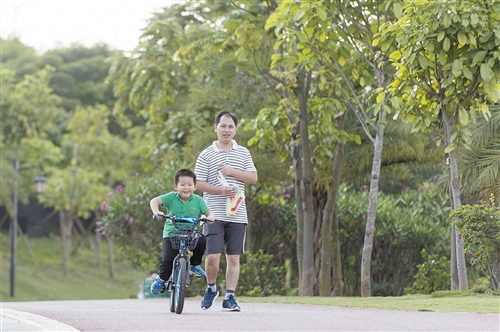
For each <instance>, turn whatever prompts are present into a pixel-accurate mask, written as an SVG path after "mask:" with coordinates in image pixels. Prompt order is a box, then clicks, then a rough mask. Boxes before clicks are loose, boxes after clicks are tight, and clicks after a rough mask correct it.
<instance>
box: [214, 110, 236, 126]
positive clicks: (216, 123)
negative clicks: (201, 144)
mask: <svg viewBox="0 0 500 332" xmlns="http://www.w3.org/2000/svg"><path fill="white" fill-rule="evenodd" d="M225 115H227V116H230V117H231V119H233V121H234V126H235V127H238V117H237V116H236V114H233V113H231V112H228V111H220V112H219V113H217V115H216V116H215V125H216V126H217V125H218V124H219V123H220V118H222V117H223V116H225Z"/></svg>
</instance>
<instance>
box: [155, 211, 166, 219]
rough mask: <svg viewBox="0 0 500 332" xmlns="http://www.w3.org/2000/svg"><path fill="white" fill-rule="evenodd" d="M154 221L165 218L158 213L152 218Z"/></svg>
mask: <svg viewBox="0 0 500 332" xmlns="http://www.w3.org/2000/svg"><path fill="white" fill-rule="evenodd" d="M153 218H154V219H159V220H163V219H164V218H165V215H164V214H163V213H161V212H158V213H155V214H154V216H153Z"/></svg>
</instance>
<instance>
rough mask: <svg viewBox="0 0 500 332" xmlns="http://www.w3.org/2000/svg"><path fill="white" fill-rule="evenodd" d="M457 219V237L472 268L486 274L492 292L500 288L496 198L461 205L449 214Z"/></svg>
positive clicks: (499, 211) (499, 227) (499, 217)
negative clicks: (460, 239)
mask: <svg viewBox="0 0 500 332" xmlns="http://www.w3.org/2000/svg"><path fill="white" fill-rule="evenodd" d="M450 216H451V217H453V218H456V219H455V225H456V226H457V229H458V236H460V237H462V239H463V241H464V252H465V254H466V255H467V258H468V259H469V260H470V263H471V264H472V265H477V266H479V268H480V269H481V271H482V272H483V273H484V274H485V275H486V277H487V278H488V280H489V282H490V287H491V288H492V289H500V208H499V207H497V206H495V198H494V196H493V195H491V197H490V201H489V202H485V201H477V202H476V204H474V205H462V206H460V207H459V208H458V209H456V210H455V211H452V212H451V214H450Z"/></svg>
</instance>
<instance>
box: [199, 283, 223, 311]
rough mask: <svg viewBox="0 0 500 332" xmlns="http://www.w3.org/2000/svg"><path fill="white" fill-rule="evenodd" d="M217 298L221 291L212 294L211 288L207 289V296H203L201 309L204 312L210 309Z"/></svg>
mask: <svg viewBox="0 0 500 332" xmlns="http://www.w3.org/2000/svg"><path fill="white" fill-rule="evenodd" d="M217 296H219V291H215V292H212V290H211V289H210V288H207V290H206V291H205V294H204V295H203V300H201V308H202V309H203V310H207V309H208V308H210V307H211V306H212V304H213V303H214V301H215V299H216V298H217Z"/></svg>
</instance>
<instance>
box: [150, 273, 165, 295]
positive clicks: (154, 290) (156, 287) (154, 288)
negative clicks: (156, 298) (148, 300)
mask: <svg viewBox="0 0 500 332" xmlns="http://www.w3.org/2000/svg"><path fill="white" fill-rule="evenodd" d="M164 284H165V281H163V280H161V278H160V276H159V275H157V276H156V278H155V280H154V281H153V283H152V284H151V288H150V291H151V294H153V295H158V293H159V292H160V290H161V289H162V288H163V285H164Z"/></svg>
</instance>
